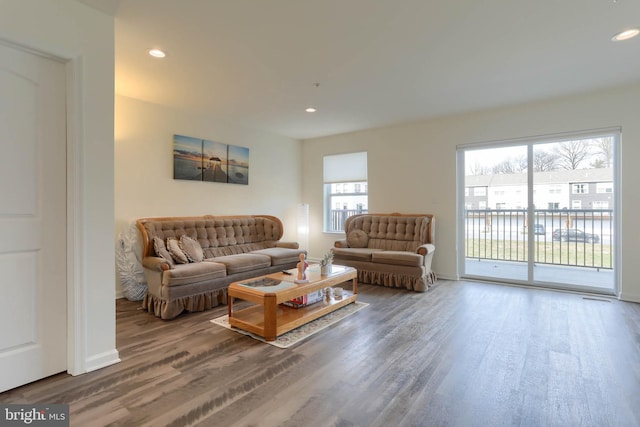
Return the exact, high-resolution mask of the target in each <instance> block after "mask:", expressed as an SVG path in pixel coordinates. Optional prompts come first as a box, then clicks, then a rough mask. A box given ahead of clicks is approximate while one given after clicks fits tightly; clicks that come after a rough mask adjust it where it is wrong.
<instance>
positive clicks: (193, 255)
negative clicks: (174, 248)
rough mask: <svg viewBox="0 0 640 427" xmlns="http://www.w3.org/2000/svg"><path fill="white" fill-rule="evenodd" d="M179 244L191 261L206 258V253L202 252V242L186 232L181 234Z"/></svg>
mask: <svg viewBox="0 0 640 427" xmlns="http://www.w3.org/2000/svg"><path fill="white" fill-rule="evenodd" d="M179 246H180V249H182V252H184V254H185V255H186V257H187V259H188V260H189V262H200V261H202V260H203V259H204V253H203V252H202V246H200V243H198V241H197V240H194V239H192V238H191V237H189V236H187V235H186V234H183V235H182V236H180V242H179Z"/></svg>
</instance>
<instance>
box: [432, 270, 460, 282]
mask: <svg viewBox="0 0 640 427" xmlns="http://www.w3.org/2000/svg"><path fill="white" fill-rule="evenodd" d="M436 277H437V278H438V279H442V280H460V278H459V277H458V276H449V275H447V274H440V273H438V272H436Z"/></svg>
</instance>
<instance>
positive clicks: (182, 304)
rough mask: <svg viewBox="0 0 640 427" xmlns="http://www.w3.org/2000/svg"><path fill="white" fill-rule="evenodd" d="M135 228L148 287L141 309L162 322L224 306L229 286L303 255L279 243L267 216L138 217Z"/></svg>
mask: <svg viewBox="0 0 640 427" xmlns="http://www.w3.org/2000/svg"><path fill="white" fill-rule="evenodd" d="M136 224H137V227H138V230H139V231H140V233H141V235H142V238H141V239H140V240H141V244H142V245H143V248H142V254H143V259H142V265H143V268H144V275H145V278H146V280H147V285H148V290H147V293H146V295H145V296H144V299H143V301H142V307H143V308H144V309H146V310H148V311H149V312H151V313H154V314H155V315H156V316H158V317H161V318H162V319H172V318H174V317H176V316H177V315H179V314H180V313H182V311H184V310H186V311H203V310H207V309H210V308H212V307H215V306H217V305H219V304H226V303H227V287H228V286H229V284H230V283H232V282H235V281H238V280H244V279H247V278H251V277H256V276H260V275H263V274H269V273H273V272H276V271H280V270H285V269H290V268H295V266H296V264H297V263H298V261H299V256H300V253H305V251H302V250H300V249H298V243H296V242H280V239H281V238H282V234H283V225H282V222H281V221H280V220H279V219H278V218H276V217H273V216H269V215H239V216H211V215H205V216H200V217H169V218H142V219H139V220H138V221H136ZM183 236H184V237H183ZM185 261H186V262H185Z"/></svg>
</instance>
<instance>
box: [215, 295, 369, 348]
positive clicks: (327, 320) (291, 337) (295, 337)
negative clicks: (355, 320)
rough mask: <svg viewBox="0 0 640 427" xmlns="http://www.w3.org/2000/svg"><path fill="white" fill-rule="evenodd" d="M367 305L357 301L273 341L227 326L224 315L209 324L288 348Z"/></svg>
mask: <svg viewBox="0 0 640 427" xmlns="http://www.w3.org/2000/svg"><path fill="white" fill-rule="evenodd" d="M368 305H369V304H367V303H366V302H359V301H356V302H354V303H353V304H348V305H345V306H344V307H342V308H339V309H338V310H336V311H334V312H331V313H329V314H326V315H324V316H322V317H320V318H318V319H316V320H313V321H311V322H309V323H307V324H306V325H302V326H300V327H299V328H296V329H293V330H291V331H289V332H287V333H286V334H283V335H280V336H279V337H278V338H276V339H275V340H274V341H265V340H264V338H262V337H260V336H258V335H255V334H252V333H251V332H247V331H243V330H241V329H238V328H236V327H233V326H231V325H229V316H228V315H224V316H221V317H218V318H215V319H212V320H210V322H211V323H214V324H216V325H220V326H222V327H224V328H227V329H230V330H232V331H235V332H238V333H240V334H243V335H248V336H250V337H251V338H254V339H256V340H258V341H262V342H264V343H267V344H271V345H273V346H276V347H280V348H288V347H291V346H293V345H295V344H297V343H299V342H300V341H302V340H304V339H306V338H308V337H310V336H311V335H313V334H315V333H317V332H320V331H321V330H323V329H326V328H328V327H329V326H331V325H333V324H335V323H338V322H339V321H341V320H342V319H344V318H345V317H348V316H350V315H352V314H353V313H355V312H357V311H359V310H362V309H363V308H365V307H366V306H368Z"/></svg>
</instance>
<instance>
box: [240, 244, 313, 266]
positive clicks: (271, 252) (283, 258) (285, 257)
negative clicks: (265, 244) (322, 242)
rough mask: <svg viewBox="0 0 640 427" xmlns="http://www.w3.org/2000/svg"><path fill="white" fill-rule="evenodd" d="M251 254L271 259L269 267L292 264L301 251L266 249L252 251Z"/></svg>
mask: <svg viewBox="0 0 640 427" xmlns="http://www.w3.org/2000/svg"><path fill="white" fill-rule="evenodd" d="M251 253H252V254H261V255H267V256H268V257H270V258H271V265H282V264H289V263H292V262H298V261H299V257H300V254H301V253H304V251H303V250H299V249H290V248H268V249H261V250H259V251H253V252H251Z"/></svg>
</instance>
